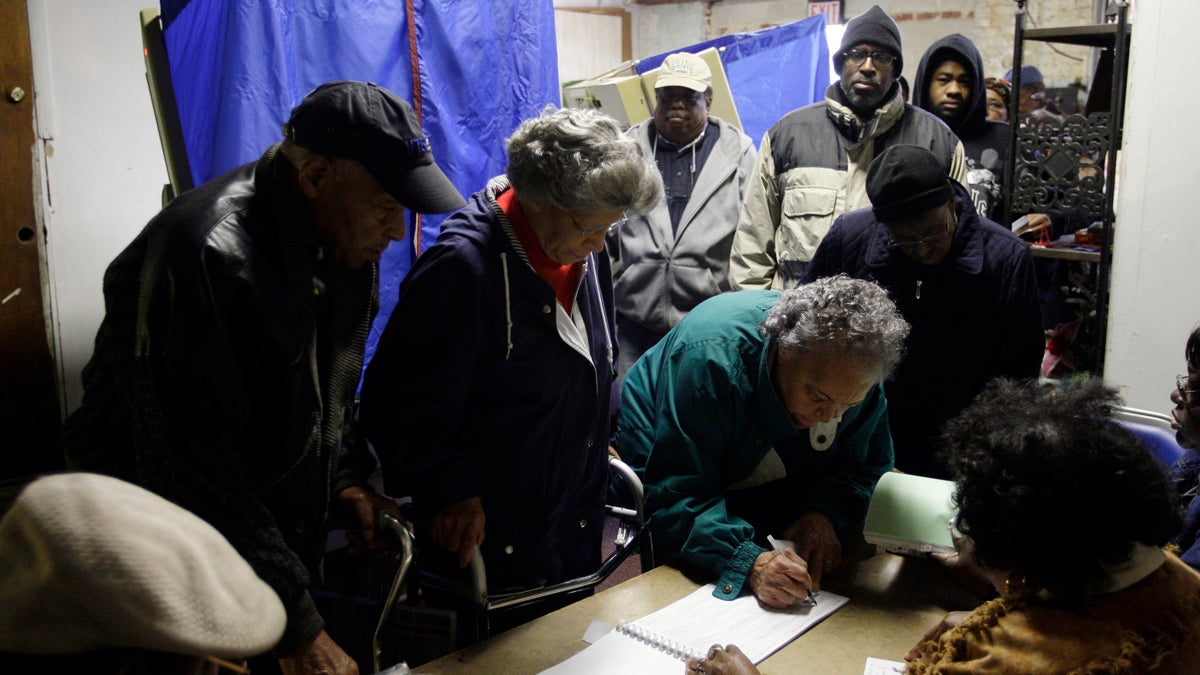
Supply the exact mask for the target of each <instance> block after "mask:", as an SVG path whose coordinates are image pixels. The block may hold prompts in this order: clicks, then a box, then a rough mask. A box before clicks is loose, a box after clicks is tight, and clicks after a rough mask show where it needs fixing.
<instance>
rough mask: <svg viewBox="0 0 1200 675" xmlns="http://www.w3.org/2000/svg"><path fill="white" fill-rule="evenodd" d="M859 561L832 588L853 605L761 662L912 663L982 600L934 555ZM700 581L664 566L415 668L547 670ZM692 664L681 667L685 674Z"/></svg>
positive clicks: (473, 673) (771, 665) (797, 666)
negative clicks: (602, 632)
mask: <svg viewBox="0 0 1200 675" xmlns="http://www.w3.org/2000/svg"><path fill="white" fill-rule="evenodd" d="M856 551H857V559H854V560H850V561H848V563H847V564H846V566H844V567H843V568H842V569H841V570H839V571H838V572H837V573H836V574H835V575H833V576H831V577H829V578H828V580H827V581H826V583H825V584H823V586H824V587H825V588H827V589H828V590H830V591H833V592H835V593H840V594H842V595H845V596H847V597H849V598H850V602H849V603H848V604H847V605H846V606H845V607H843V608H841V609H840V610H838V611H837V612H835V613H834V614H833V615H832V616H830V617H829V618H827V619H826V620H825V621H823V622H821V623H820V624H818V625H817V626H816V627H814V628H813V629H812V630H810V631H808V632H807V633H805V634H803V635H801V636H800V637H799V638H797V639H796V640H794V641H792V642H791V643H790V644H788V645H787V646H785V647H784V648H783V649H781V650H780V651H778V652H776V653H775V654H774V655H772V656H771V657H770V658H768V659H767V660H766V661H764V662H763V663H762V664H760V666H759V668H760V669H761V670H762V671H763V673H766V674H768V675H770V674H776V675H785V674H786V675H793V674H799V673H822V674H825V673H852V674H854V675H859V674H861V673H862V672H863V667H864V666H865V665H866V660H867V657H868V656H874V657H878V658H884V659H891V660H902V659H903V658H904V654H905V653H906V652H907V651H908V650H909V648H910V647H912V646H913V645H914V644H916V642H917V640H918V639H919V638H920V637H921V636H922V635H924V633H925V631H926V630H928V629H929V628H930V627H932V626H933V625H934V624H936V623H937V622H938V621H940V620H941V619H942V617H943V616H944V615H945V614H946V612H948V611H951V610H959V609H971V608H973V607H974V606H975V605H976V604H977V601H976V600H975V599H974V598H973V597H972V596H970V595H969V594H968V593H966V592H965V591H963V590H962V589H961V588H960V587H959V586H957V585H956V584H955V583H954V582H952V581H951V580H950V579H949V578H948V577H946V576H945V574H944V573H943V572H942V571H941V569H940V568H938V566H937V565H936V564H935V563H934V562H933V561H930V560H921V559H917V558H907V557H901V556H896V555H892V554H890V553H878V554H876V553H874V550H873V548H870V547H867V546H865V545H860V546H857V547H856ZM699 586H700V583H698V581H695V580H692V579H689V578H688V577H687V576H685V575H684V574H683V573H681V572H680V571H679V570H676V569H674V568H671V567H665V566H664V567H659V568H657V569H655V570H653V571H651V572H648V573H646V574H642V575H640V576H637V577H634V578H633V579H630V580H629V581H626V582H624V583H622V584H619V585H617V586H614V587H613V588H610V589H608V590H606V591H603V592H601V593H598V594H596V595H594V596H592V597H590V598H587V599H585V600H581V601H580V602H577V603H575V604H573V605H570V606H568V607H564V608H563V609H560V610H558V611H556V612H552V613H550V614H547V615H546V616H544V617H542V618H540V619H537V620H535V621H532V622H530V623H527V624H525V625H523V626H518V627H516V628H514V629H512V630H509V631H507V632H504V633H501V634H500V635H496V636H493V637H492V638H491V639H489V640H486V641H484V642H481V643H479V644H478V645H475V646H473V647H468V648H466V649H462V650H460V651H458V652H455V653H453V654H449V655H447V656H444V657H442V658H440V659H438V660H436V661H432V662H430V663H427V664H425V665H423V666H420V667H419V668H416V669H415V672H416V673H418V675H454V674H459V673H461V674H463V675H468V674H469V675H477V674H479V673H505V674H508V673H514V674H520V673H537V672H540V671H541V670H543V669H545V668H549V667H550V666H552V665H554V664H556V663H558V662H560V661H562V660H564V659H566V658H567V657H569V656H571V655H572V654H575V653H576V652H578V651H579V650H581V649H583V648H584V647H586V646H587V645H586V644H585V643H584V642H583V641H582V640H581V638H582V636H583V633H584V631H586V630H587V627H588V625H589V624H590V623H591V622H592V621H593V620H599V621H604V622H606V623H608V624H613V625H615V624H616V623H617V622H618V621H621V620H623V619H624V620H634V619H638V618H641V617H643V616H645V615H647V614H650V613H651V612H653V611H655V610H657V609H659V608H661V607H663V606H665V605H668V604H670V603H672V602H674V601H675V600H678V599H679V598H682V597H683V596H685V595H687V594H688V593H691V592H692V591H694V590H696V588H698V587H699ZM683 672H684V670H683V663H682V662H680V667H679V673H680V675H683Z"/></svg>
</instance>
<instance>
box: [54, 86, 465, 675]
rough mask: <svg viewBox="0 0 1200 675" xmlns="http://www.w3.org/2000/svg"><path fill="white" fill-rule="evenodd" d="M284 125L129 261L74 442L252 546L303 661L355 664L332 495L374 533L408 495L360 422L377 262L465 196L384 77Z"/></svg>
mask: <svg viewBox="0 0 1200 675" xmlns="http://www.w3.org/2000/svg"><path fill="white" fill-rule="evenodd" d="M284 137H285V138H284V140H283V141H282V142H280V143H277V144H275V145H273V146H271V147H270V148H269V149H267V151H266V152H265V153H264V154H263V155H262V157H260V158H259V159H258V160H257V161H256V162H251V163H249V164H246V165H244V166H241V167H239V168H237V169H234V170H233V171H231V172H229V173H227V174H225V175H224V176H221V177H219V178H216V179H214V180H212V181H210V182H209V183H207V184H205V185H202V186H200V187H198V188H196V189H194V190H191V191H189V192H187V193H184V194H182V195H180V196H179V198H177V199H176V200H175V201H174V202H173V203H171V204H170V205H169V206H167V207H166V208H165V209H163V211H162V212H161V213H159V215H158V216H156V217H155V218H154V219H153V220H151V221H150V223H149V224H148V225H147V226H146V227H145V229H144V230H142V232H141V234H140V235H138V237H137V238H136V239H135V240H134V241H133V243H132V244H130V245H129V247H128V248H126V249H125V250H124V251H123V252H122V253H121V254H120V255H119V256H118V257H117V259H116V260H115V261H113V263H112V264H111V265H110V266H109V268H108V271H107V272H106V273H105V278H104V298H105V307H106V310H107V313H106V315H105V318H104V321H103V323H102V324H101V326H100V331H99V333H98V335H97V337H96V346H95V352H94V354H93V356H92V359H91V361H90V362H89V364H88V366H87V367H86V368H85V369H84V371H83V383H84V400H83V405H82V407H81V408H80V409H79V410H77V411H76V412H75V413H74V414H73V415H71V417H70V419H69V420H68V421H67V424H66V426H65V429H64V450H65V452H66V455H67V460H68V463H69V464H70V465H71V466H72V467H73V468H76V469H86V470H89V471H95V472H99V473H106V474H110V475H113V476H116V477H119V478H123V479H125V480H128V481H131V482H134V483H137V484H139V485H142V486H143V487H146V488H148V489H149V490H151V491H153V492H156V493H158V494H159V495H161V496H163V497H165V498H167V499H169V500H171V501H173V502H175V503H177V504H179V505H180V506H182V507H184V508H186V509H188V510H190V511H192V512H193V513H195V514H197V515H199V516H200V517H201V518H203V519H204V520H206V521H208V522H209V523H211V524H212V525H213V526H214V527H215V528H216V529H217V530H219V531H220V532H221V534H223V535H224V536H225V537H226V538H227V539H228V540H229V541H230V542H231V543H232V544H233V546H234V548H235V549H237V551H238V552H239V553H240V554H241V555H242V556H243V557H244V558H246V560H247V561H248V562H249V563H250V565H251V567H253V569H254V571H255V572H256V573H257V574H258V575H259V576H260V577H261V578H262V579H263V580H264V581H266V582H267V584H268V585H269V586H270V587H271V588H272V590H274V591H275V593H276V594H278V595H279V597H280V599H281V600H282V601H283V606H284V608H285V609H286V611H287V627H286V629H285V630H284V633H283V637H282V638H281V640H280V641H279V644H278V645H277V646H276V648H275V654H276V655H277V656H278V657H279V659H280V661H279V663H280V667H281V668H282V670H283V671H284V672H286V673H316V672H321V673H340V674H349V673H355V672H357V669H356V667H355V664H354V661H353V660H352V659H351V658H350V657H349V656H348V655H347V654H346V653H345V652H344V651H343V650H342V649H341V648H340V647H339V646H338V645H337V644H336V643H335V642H334V641H333V640H332V639H331V638H330V637H329V635H328V634H327V633H326V632H325V630H324V622H323V620H322V618H321V616H320V615H319V614H318V613H317V610H316V607H315V605H314V603H313V599H312V596H311V595H310V594H309V592H308V588H309V585H310V582H311V576H310V575H311V574H312V573H313V572H315V570H316V569H317V566H318V564H319V561H320V558H321V554H322V553H323V551H324V548H325V524H326V520H327V517H328V516H330V515H333V513H332V512H331V505H332V506H336V507H337V508H338V509H340V510H341V511H343V512H344V514H345V515H347V516H350V517H354V518H356V519H357V522H358V524H359V526H360V527H361V528H362V529H361V535H362V536H363V538H364V539H367V540H370V533H371V528H372V525H373V521H374V510H375V509H376V508H381V507H382V508H389V507H390V508H393V509H394V508H395V505H394V503H391V504H389V502H388V501H387V500H385V499H384V498H382V497H380V496H379V495H377V494H375V493H374V491H372V490H371V488H370V487H369V486H368V485H367V483H366V475H367V473H368V472H369V471H370V470H371V469H372V468H373V466H374V464H373V463H374V459H373V458H372V457H371V456H370V454H369V453H368V452H367V451H366V450H365V448H364V446H363V444H362V443H360V442H359V441H358V439H357V433H356V430H355V429H354V428H353V425H352V424H351V420H352V417H353V406H354V395H355V388H356V386H357V384H358V379H359V374H360V372H361V371H362V365H363V352H364V348H365V344H366V336H367V332H368V330H369V329H370V326H371V320H372V318H373V317H374V315H375V311H376V309H377V306H378V296H377V288H376V284H377V276H378V273H377V269H376V263H377V262H378V261H379V259H380V256H381V255H382V253H383V250H384V249H386V248H387V247H388V245H390V244H391V243H392V242H393V241H396V240H399V239H401V238H403V236H404V231H405V211H406V210H411V211H415V212H418V213H442V212H445V211H451V210H453V209H456V208H458V207H460V206H462V205H463V203H464V202H463V199H462V197H461V196H460V195H459V193H458V191H457V190H455V188H454V186H453V185H452V184H451V183H450V181H449V180H448V179H447V178H446V176H445V175H444V174H443V173H442V171H441V169H440V168H438V166H437V164H436V163H435V162H434V160H433V154H432V152H431V150H430V146H429V141H428V139H427V138H426V137H425V134H424V133H423V132H422V131H421V127H420V124H419V123H418V121H417V119H416V115H415V114H414V113H413V110H412V108H411V107H410V106H409V105H408V103H406V102H405V101H403V100H401V99H400V98H399V97H397V96H396V95H395V94H393V93H392V92H390V91H387V90H386V89H383V88H381V87H378V86H376V85H374V84H370V83H366V82H349V81H339V82H330V83H327V84H324V85H322V86H320V87H318V88H317V89H315V90H313V91H312V92H311V93H309V94H308V96H306V97H305V98H304V100H303V101H301V103H300V105H299V106H297V107H296V108H295V109H294V110H293V111H292V115H291V119H289V120H288V122H287V124H285V125H284Z"/></svg>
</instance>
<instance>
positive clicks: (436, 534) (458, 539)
mask: <svg viewBox="0 0 1200 675" xmlns="http://www.w3.org/2000/svg"><path fill="white" fill-rule="evenodd" d="M485 520H486V519H485V518H484V514H483V501H481V500H480V499H479V497H471V498H470V499H464V500H462V501H460V502H454V503H453V504H450V505H449V506H446V507H444V508H442V510H441V511H438V512H437V513H436V514H435V515H434V516H433V526H432V527H431V528H430V532H429V538H430V539H432V540H433V543H434V545H435V546H438V547H440V548H444V549H446V550H447V551H449V552H451V553H454V554H456V555H457V556H458V566H459V568H465V567H466V566H467V564H468V563H470V562H471V555H472V554H473V553H474V552H475V547H476V546H479V545H480V544H482V543H483V524H484V521H485Z"/></svg>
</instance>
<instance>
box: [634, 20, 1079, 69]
mask: <svg viewBox="0 0 1200 675" xmlns="http://www.w3.org/2000/svg"><path fill="white" fill-rule="evenodd" d="M877 1H878V4H880V5H881V6H882V7H883V8H884V9H885V10H887V11H888V13H890V14H891V15H892V17H893V18H895V19H896V22H897V24H898V25H899V26H900V32H901V36H902V38H903V40H904V46H905V48H904V63H905V74H906V75H908V76H909V78H910V80H911V78H912V76H913V74H915V73H916V69H917V64H918V63H919V62H920V58H921V55H922V54H923V53H924V52H925V49H926V48H927V47H928V46H929V45H930V44H931V43H932V42H933V41H934V40H936V39H938V38H940V37H942V36H944V35H948V34H950V33H962V34H963V35H966V36H967V37H968V38H970V39H971V40H973V41H974V42H975V44H976V45H977V46H978V47H979V51H980V52H981V53H982V54H983V57H984V70H985V72H986V74H987V75H996V76H1002V75H1003V74H1004V72H1005V71H1006V70H1008V68H1009V66H1010V65H1012V50H1013V31H1014V26H1015V21H1014V17H1015V14H1016V6H1017V5H1016V3H1015V2H1013V0H973V1H972V0H891V1H888V0H846V16H855V15H857V14H861V13H862V12H865V11H866V10H867V9H869V8H870V7H871V5H873V4H876V2H877ZM1095 1H1096V0H1030V2H1029V3H1028V6H1027V15H1028V19H1027V21H1026V26H1027V27H1046V28H1048V27H1054V26H1073V25H1078V24H1086V23H1092V22H1093V17H1094V7H1093V6H1094V4H1095ZM630 9H631V10H632V11H633V13H634V24H635V28H634V43H635V44H634V56H635V57H639V56H647V55H650V54H656V53H659V52H663V51H668V50H670V49H675V48H678V47H682V46H686V45H688V44H694V43H696V42H700V41H702V40H706V39H709V38H712V37H716V36H718V35H724V34H726V33H732V32H739V31H748V30H758V29H760V28H764V27H768V26H775V25H779V24H781V23H787V22H789V21H796V20H799V19H803V18H805V16H807V3H805V2H804V1H803V0H725V1H724V2H714V3H708V2H694V3H679V4H670V5H655V6H651V5H634V6H633V7H631V8H630ZM1024 58H1025V63H1031V64H1034V65H1036V66H1037V67H1038V68H1039V69H1040V70H1041V71H1042V74H1043V75H1044V77H1045V78H1046V83H1047V86H1050V87H1061V86H1067V85H1069V84H1071V83H1073V82H1075V81H1077V80H1078V81H1082V82H1084V83H1086V82H1087V81H1088V80H1089V79H1090V78H1091V71H1092V67H1093V64H1092V62H1091V54H1090V50H1089V49H1087V48H1084V47H1072V46H1070V45H1054V46H1053V48H1051V46H1049V45H1046V44H1042V43H1026V48H1025V57H1024Z"/></svg>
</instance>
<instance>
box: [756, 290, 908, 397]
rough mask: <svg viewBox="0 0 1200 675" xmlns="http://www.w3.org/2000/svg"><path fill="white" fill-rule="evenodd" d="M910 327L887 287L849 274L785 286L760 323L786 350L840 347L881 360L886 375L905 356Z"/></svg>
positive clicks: (877, 360)
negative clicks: (799, 284) (888, 293)
mask: <svg viewBox="0 0 1200 675" xmlns="http://www.w3.org/2000/svg"><path fill="white" fill-rule="evenodd" d="M908 329H909V325H908V322H907V321H905V320H904V318H903V317H901V316H900V312H899V310H897V309H896V305H895V303H893V302H892V301H891V299H890V298H888V295H887V291H885V290H883V289H882V288H880V287H879V286H877V285H875V284H873V283H871V282H870V281H863V280H861V279H851V278H850V277H848V276H846V275H845V274H839V275H837V276H835V277H826V278H824V279H818V280H817V281H814V282H812V283H808V284H805V285H803V286H797V287H796V288H791V289H788V290H786V291H784V292H783V293H782V294H781V295H780V296H779V299H778V300H777V301H775V304H774V305H773V306H772V307H771V311H770V312H768V313H767V318H766V319H764V320H763V322H762V326H760V330H762V332H763V333H764V334H765V335H768V336H770V338H771V339H772V340H773V341H774V342H775V343H776V344H777V345H779V348H780V349H819V348H822V347H836V348H838V349H841V350H849V351H851V352H853V353H855V354H858V355H861V356H862V357H863V358H864V360H873V361H876V362H878V364H879V370H880V379H884V378H887V377H888V376H889V375H891V374H892V371H893V370H895V368H896V365H897V364H899V363H900V359H901V358H903V356H904V339H905V338H906V337H908Z"/></svg>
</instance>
